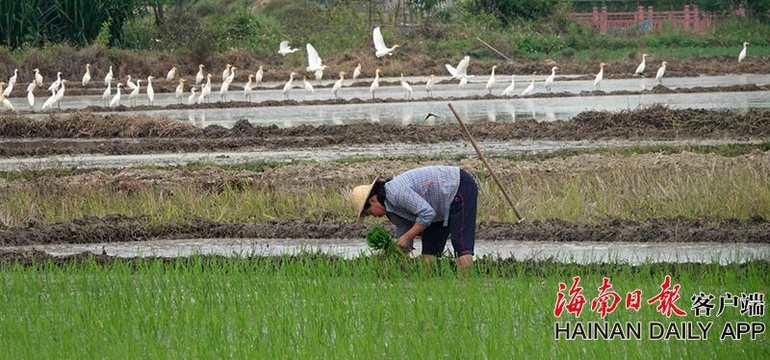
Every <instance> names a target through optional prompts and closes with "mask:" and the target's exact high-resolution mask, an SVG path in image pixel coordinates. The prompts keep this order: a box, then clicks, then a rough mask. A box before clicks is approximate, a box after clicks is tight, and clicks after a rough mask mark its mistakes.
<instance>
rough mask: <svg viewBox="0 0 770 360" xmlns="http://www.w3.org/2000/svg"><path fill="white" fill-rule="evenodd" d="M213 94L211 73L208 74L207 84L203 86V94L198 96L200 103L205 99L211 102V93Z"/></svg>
mask: <svg viewBox="0 0 770 360" xmlns="http://www.w3.org/2000/svg"><path fill="white" fill-rule="evenodd" d="M210 94H211V73H208V74H206V84H205V85H203V87H202V88H201V94H200V95H199V96H198V104H200V103H202V102H203V100H206V102H209V95H210Z"/></svg>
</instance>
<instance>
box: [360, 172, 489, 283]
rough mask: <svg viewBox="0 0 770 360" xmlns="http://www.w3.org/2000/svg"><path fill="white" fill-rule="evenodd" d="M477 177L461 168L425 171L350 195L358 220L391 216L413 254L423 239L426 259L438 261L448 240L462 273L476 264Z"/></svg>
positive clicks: (363, 187) (400, 242) (402, 241)
mask: <svg viewBox="0 0 770 360" xmlns="http://www.w3.org/2000/svg"><path fill="white" fill-rule="evenodd" d="M477 197H478V187H477V186H476V182H475V181H474V180H473V177H471V175H470V174H469V173H468V172H466V171H465V170H462V169H460V168H459V167H456V166H426V167H421V168H416V169H412V170H409V171H406V172H404V173H403V174H401V175H398V176H396V177H394V178H391V179H388V180H380V179H379V178H375V179H374V181H373V182H372V183H371V185H361V186H357V187H356V188H354V189H353V191H351V192H350V204H351V205H352V206H353V210H354V211H355V212H356V216H357V218H358V219H359V220H360V219H361V218H362V217H364V216H367V215H371V216H377V217H381V216H386V215H387V216H388V219H389V220H390V222H392V223H393V224H394V225H395V226H396V236H397V237H398V241H397V244H398V246H399V247H400V248H401V249H403V250H404V252H407V253H408V252H410V251H412V250H413V249H414V247H413V245H414V238H415V236H417V235H421V237H422V257H423V259H425V260H428V261H434V260H435V258H436V257H440V256H441V254H442V253H443V252H444V246H445V245H446V241H447V238H448V237H449V235H451V236H452V247H453V248H454V251H455V254H456V255H457V257H458V260H457V262H458V265H459V267H460V269H463V270H465V269H468V268H469V267H470V266H471V265H472V264H473V247H474V243H475V236H476V198H477Z"/></svg>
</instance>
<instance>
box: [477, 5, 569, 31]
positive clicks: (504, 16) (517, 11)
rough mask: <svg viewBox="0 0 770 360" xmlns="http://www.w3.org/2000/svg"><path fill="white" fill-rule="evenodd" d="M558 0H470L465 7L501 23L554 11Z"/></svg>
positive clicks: (535, 16) (543, 15) (553, 12)
mask: <svg viewBox="0 0 770 360" xmlns="http://www.w3.org/2000/svg"><path fill="white" fill-rule="evenodd" d="M559 2H560V1H559V0H471V1H469V2H468V3H467V8H468V10H469V11H470V12H471V13H480V12H483V13H487V14H490V15H492V16H494V17H495V18H497V19H498V20H499V21H500V23H502V24H503V25H509V24H510V23H512V22H515V21H516V20H518V19H523V20H535V19H542V18H547V17H550V16H551V15H553V14H555V13H556V10H557V5H558V4H559Z"/></svg>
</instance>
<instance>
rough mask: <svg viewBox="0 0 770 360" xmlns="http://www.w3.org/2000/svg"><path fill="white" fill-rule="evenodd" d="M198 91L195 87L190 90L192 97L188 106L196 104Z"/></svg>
mask: <svg viewBox="0 0 770 360" xmlns="http://www.w3.org/2000/svg"><path fill="white" fill-rule="evenodd" d="M196 91H198V88H196V87H195V86H193V87H192V88H190V96H188V97H187V105H192V104H195V92H196Z"/></svg>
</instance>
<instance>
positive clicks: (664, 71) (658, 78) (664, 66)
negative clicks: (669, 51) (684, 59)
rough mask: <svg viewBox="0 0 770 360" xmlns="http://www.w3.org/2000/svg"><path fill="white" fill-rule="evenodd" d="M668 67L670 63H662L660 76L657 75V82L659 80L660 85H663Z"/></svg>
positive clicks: (659, 70) (659, 71)
mask: <svg viewBox="0 0 770 360" xmlns="http://www.w3.org/2000/svg"><path fill="white" fill-rule="evenodd" d="M666 65H668V63H667V62H665V61H664V62H662V63H660V67H659V68H658V74H657V75H655V80H658V85H660V84H663V74H665V73H666Z"/></svg>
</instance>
